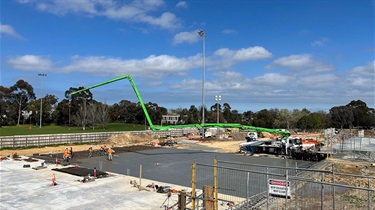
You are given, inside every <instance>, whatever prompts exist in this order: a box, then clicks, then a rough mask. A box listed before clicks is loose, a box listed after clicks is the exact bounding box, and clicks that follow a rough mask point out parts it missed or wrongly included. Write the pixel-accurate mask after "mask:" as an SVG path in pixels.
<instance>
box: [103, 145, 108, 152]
mask: <svg viewBox="0 0 375 210" xmlns="http://www.w3.org/2000/svg"><path fill="white" fill-rule="evenodd" d="M103 149H104V154H108V147H107V145H106V144H104V146H103Z"/></svg>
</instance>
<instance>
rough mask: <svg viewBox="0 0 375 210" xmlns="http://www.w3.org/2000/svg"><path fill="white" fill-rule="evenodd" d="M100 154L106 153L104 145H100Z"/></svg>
mask: <svg viewBox="0 0 375 210" xmlns="http://www.w3.org/2000/svg"><path fill="white" fill-rule="evenodd" d="M99 155H100V156H102V155H104V148H103V146H100V148H99Z"/></svg>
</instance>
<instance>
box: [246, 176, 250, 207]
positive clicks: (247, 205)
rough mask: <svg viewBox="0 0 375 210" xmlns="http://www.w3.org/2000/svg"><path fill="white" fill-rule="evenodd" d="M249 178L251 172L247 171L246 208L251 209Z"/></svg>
mask: <svg viewBox="0 0 375 210" xmlns="http://www.w3.org/2000/svg"><path fill="white" fill-rule="evenodd" d="M249 179H250V172H247V177H246V209H249Z"/></svg>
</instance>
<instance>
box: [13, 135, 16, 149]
mask: <svg viewBox="0 0 375 210" xmlns="http://www.w3.org/2000/svg"><path fill="white" fill-rule="evenodd" d="M13 147H16V139H15V137H14V136H13Z"/></svg>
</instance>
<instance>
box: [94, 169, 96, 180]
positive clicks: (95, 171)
mask: <svg viewBox="0 0 375 210" xmlns="http://www.w3.org/2000/svg"><path fill="white" fill-rule="evenodd" d="M94 178H96V167H94Z"/></svg>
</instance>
